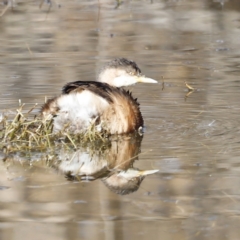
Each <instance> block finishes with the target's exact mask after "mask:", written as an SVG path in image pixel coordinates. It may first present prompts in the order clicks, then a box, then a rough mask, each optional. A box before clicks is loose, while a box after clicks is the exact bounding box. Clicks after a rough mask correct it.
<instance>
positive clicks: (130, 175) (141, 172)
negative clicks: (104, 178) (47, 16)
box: [118, 168, 159, 178]
mask: <svg viewBox="0 0 240 240" xmlns="http://www.w3.org/2000/svg"><path fill="white" fill-rule="evenodd" d="M158 171H159V170H158V169H154V170H137V169H132V168H129V169H128V170H127V171H121V172H120V173H118V176H122V177H125V178H133V177H143V176H147V175H151V174H154V173H157V172H158Z"/></svg>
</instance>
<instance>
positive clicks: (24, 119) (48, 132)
mask: <svg viewBox="0 0 240 240" xmlns="http://www.w3.org/2000/svg"><path fill="white" fill-rule="evenodd" d="M23 106H24V105H21V106H20V107H19V108H18V109H16V113H15V115H14V117H12V119H9V116H8V115H7V114H5V115H2V116H1V119H0V148H1V149H3V150H4V152H5V153H11V152H19V151H20V152H24V151H47V150H49V149H53V148H56V147H58V146H59V145H61V147H62V146H66V147H69V148H78V146H80V145H81V146H83V145H86V144H87V143H89V142H90V143H93V142H96V143H99V142H100V143H101V145H102V144H105V143H106V144H108V142H109V134H107V133H106V132H99V131H97V130H96V127H95V126H94V125H92V126H90V127H89V129H88V130H87V131H85V132H83V133H79V134H74V135H73V134H71V133H70V132H69V131H67V128H66V129H64V130H63V131H61V132H58V133H53V119H52V120H43V119H42V118H41V116H34V115H33V114H32V111H33V110H34V109H35V107H36V105H35V106H34V107H33V108H31V109H30V110H29V111H28V112H26V113H23Z"/></svg>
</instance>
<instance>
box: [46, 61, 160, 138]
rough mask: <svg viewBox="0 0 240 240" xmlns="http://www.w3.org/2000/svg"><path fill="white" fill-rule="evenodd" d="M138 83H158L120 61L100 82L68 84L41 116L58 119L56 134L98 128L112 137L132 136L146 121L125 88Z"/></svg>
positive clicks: (106, 70) (102, 73)
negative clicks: (63, 131)
mask: <svg viewBox="0 0 240 240" xmlns="http://www.w3.org/2000/svg"><path fill="white" fill-rule="evenodd" d="M137 82H144V83H157V81H156V80H154V79H151V78H146V77H145V76H143V75H142V74H141V70H140V69H139V67H138V66H137V64H136V63H135V62H133V61H129V60H127V59H125V58H117V59H114V60H113V61H111V62H110V63H108V64H107V65H106V66H105V67H103V68H102V70H101V71H100V74H99V76H98V79H97V81H76V82H70V83H67V84H66V85H65V86H64V87H63V89H62V94H61V95H60V96H58V97H55V98H52V99H50V100H48V101H47V102H46V103H45V104H44V106H43V107H42V110H41V112H42V115H43V117H44V118H45V119H50V118H53V117H54V131H55V132H56V131H60V130H62V129H64V128H65V127H66V126H68V129H69V130H70V131H71V132H73V133H79V132H82V131H84V130H86V129H88V127H89V126H91V125H93V124H94V125H95V126H96V127H97V129H98V130H99V131H100V130H102V129H104V130H106V131H108V132H109V133H110V134H123V133H130V132H133V131H135V130H139V128H141V127H142V126H143V118H142V114H141V112H140V109H139V103H138V102H137V99H135V98H133V97H132V94H131V93H130V92H129V91H127V90H125V89H123V88H121V87H123V86H128V85H132V84H135V83H137Z"/></svg>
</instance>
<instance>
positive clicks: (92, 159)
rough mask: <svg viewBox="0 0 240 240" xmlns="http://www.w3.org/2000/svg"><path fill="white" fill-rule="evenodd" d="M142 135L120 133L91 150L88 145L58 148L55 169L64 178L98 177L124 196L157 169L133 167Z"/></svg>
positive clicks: (83, 178) (86, 178) (135, 189)
mask: <svg viewBox="0 0 240 240" xmlns="http://www.w3.org/2000/svg"><path fill="white" fill-rule="evenodd" d="M141 141H142V136H139V135H135V134H134V135H132V136H127V137H126V136H121V137H119V136H118V137H116V139H115V140H113V141H111V144H110V145H109V146H108V147H102V148H101V147H100V148H99V149H98V150H93V149H92V148H91V147H88V148H80V149H78V150H77V151H73V150H72V151H70V150H68V151H66V150H62V151H61V152H60V154H59V160H60V161H58V164H57V166H55V167H57V169H58V170H60V171H61V172H62V173H64V174H65V175H66V177H67V179H68V180H72V181H93V180H96V179H101V180H102V182H103V183H104V184H105V186H107V187H108V188H109V189H110V190H111V191H113V192H115V193H117V194H121V195H125V194H129V193H132V192H135V191H137V190H138V188H139V186H140V184H141V182H142V181H143V179H144V177H145V176H147V175H150V174H153V173H156V172H158V170H139V169H136V168H134V167H133V163H134V161H135V160H137V159H138V155H139V153H140V145H141Z"/></svg>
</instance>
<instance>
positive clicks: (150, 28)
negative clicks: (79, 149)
mask: <svg viewBox="0 0 240 240" xmlns="http://www.w3.org/2000/svg"><path fill="white" fill-rule="evenodd" d="M50 3H51V5H50V4H49V3H48V2H47V1H46V2H42V1H25V0H22V1H20V0H19V1H13V0H12V1H9V2H6V1H0V16H1V17H0V85H1V91H0V110H1V112H3V111H5V110H7V111H10V110H12V111H14V109H16V107H17V106H18V101H19V99H21V101H22V102H24V103H26V105H25V107H26V109H27V108H28V107H29V108H31V107H32V106H33V105H34V104H35V103H38V104H39V108H40V106H41V104H42V103H43V102H44V99H45V96H47V97H51V96H55V95H57V94H59V93H60V90H61V87H62V86H63V85H64V84H65V83H66V82H69V81H75V80H94V79H96V75H97V73H98V70H99V68H100V67H101V66H103V65H104V64H105V63H106V62H107V61H109V60H111V59H113V58H115V57H126V58H129V59H132V60H135V61H136V62H137V63H138V65H139V67H140V68H141V70H142V71H143V73H144V74H145V75H146V76H148V77H151V78H154V79H156V80H158V81H159V84H157V85H154V84H152V85H151V84H138V85H134V86H131V87H129V89H130V90H131V91H132V92H133V95H134V96H136V97H137V98H138V99H139V102H140V103H141V110H142V113H143V116H144V120H145V125H146V131H145V134H144V138H143V141H142V145H141V153H140V155H139V160H138V161H136V162H135V164H134V165H135V166H136V167H138V168H140V169H159V173H157V174H154V175H151V176H148V177H147V178H146V179H145V180H144V181H143V183H142V185H141V186H140V188H139V190H138V191H137V192H135V193H132V194H129V195H125V196H121V195H117V194H115V193H113V192H111V191H110V190H109V189H108V188H106V187H105V186H104V185H103V183H102V182H101V181H93V182H81V183H73V182H69V181H67V180H66V179H65V178H64V176H63V175H61V174H59V173H58V172H57V171H56V170H55V169H53V168H51V167H47V166H46V165H42V164H41V162H39V163H35V164H26V163H25V162H24V163H23V162H21V161H22V160H21V159H19V161H15V162H12V161H10V162H3V161H1V162H0V239H3V240H5V239H8V240H11V239H23V238H26V237H28V238H32V239H43V238H44V239H133V240H134V239H138V240H141V239H164V240H170V239H171V240H172V239H178V240H180V239H194V240H195V239H201V240H202V239H216V240H223V239H231V240H235V239H236V240H237V239H239V236H240V228H239V225H240V197H239V194H240V186H239V185H240V159H239V155H240V148H239V144H240V117H239V110H240V77H239V73H240V2H239V1H238V0H228V1H224V0H219V1H218V0H201V1H191V0H158V1H157V0H152V1H150V0H149V1H147V0H146V1H145V0H139V1H137V0H136V1H129V0H126V1H123V2H117V1H114V0H98V1H97V0H96V1H93V0H90V1H84V0H83V1H61V0H59V1H51V2H50ZM119 3H120V5H119ZM39 6H41V7H39ZM185 82H187V83H188V84H189V85H191V86H192V87H194V89H195V91H194V92H193V93H191V94H189V93H188V90H187V88H186V85H185ZM163 83H164V84H163Z"/></svg>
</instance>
